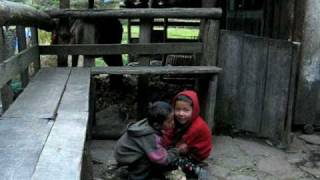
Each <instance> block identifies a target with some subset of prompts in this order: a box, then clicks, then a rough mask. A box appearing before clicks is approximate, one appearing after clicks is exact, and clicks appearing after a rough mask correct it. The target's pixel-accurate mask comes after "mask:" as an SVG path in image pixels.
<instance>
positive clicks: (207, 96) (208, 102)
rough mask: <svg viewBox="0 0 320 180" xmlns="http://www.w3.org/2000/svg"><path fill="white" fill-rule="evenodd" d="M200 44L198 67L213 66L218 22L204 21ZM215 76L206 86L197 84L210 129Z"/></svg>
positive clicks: (203, 112)
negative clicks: (200, 52)
mask: <svg viewBox="0 0 320 180" xmlns="http://www.w3.org/2000/svg"><path fill="white" fill-rule="evenodd" d="M200 34H201V37H200V38H201V42H202V43H203V52H202V56H201V59H200V65H206V66H215V65H216V64H217V55H218V39H219V34H220V26H219V21H216V20H208V19H206V20H204V21H203V25H202V29H201V32H200ZM217 80H218V79H217V76H216V75H214V77H211V78H210V79H209V82H208V84H207V85H205V84H203V83H200V82H199V83H198V86H199V87H198V88H199V97H200V99H202V100H203V101H201V102H200V103H201V106H202V107H201V109H202V114H203V116H204V118H205V120H206V121H207V122H208V125H209V127H210V128H212V129H213V128H214V110H215V103H216V91H217Z"/></svg>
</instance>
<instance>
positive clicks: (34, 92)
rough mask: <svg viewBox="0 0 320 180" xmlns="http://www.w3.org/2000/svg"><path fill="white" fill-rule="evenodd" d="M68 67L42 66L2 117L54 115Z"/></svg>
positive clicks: (42, 116) (67, 73)
mask: <svg viewBox="0 0 320 180" xmlns="http://www.w3.org/2000/svg"><path fill="white" fill-rule="evenodd" d="M69 73H70V69H69V68H44V69H41V70H40V71H39V73H38V74H37V75H36V76H35V77H34V78H33V79H32V81H31V82H30V83H29V85H28V86H27V87H26V88H25V89H24V91H23V93H22V94H21V95H20V96H19V97H18V98H17V99H16V100H15V102H14V103H13V104H12V105H11V107H10V108H9V109H8V111H6V112H5V113H4V114H3V117H37V118H48V119H52V118H54V117H55V114H56V110H57V107H58V105H59V101H60V98H61V95H62V93H63V91H64V89H65V84H66V82H67V79H68V77H69Z"/></svg>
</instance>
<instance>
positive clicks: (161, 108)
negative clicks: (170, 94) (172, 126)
mask: <svg viewBox="0 0 320 180" xmlns="http://www.w3.org/2000/svg"><path fill="white" fill-rule="evenodd" d="M172 112H173V108H172V106H171V105H170V104H169V103H166V102H164V101H156V102H154V103H152V104H151V105H150V106H149V110H148V116H147V118H148V123H149V125H150V126H152V127H154V128H158V127H155V126H161V125H162V124H163V122H164V121H165V120H166V119H167V118H168V116H169V115H170V113H172Z"/></svg>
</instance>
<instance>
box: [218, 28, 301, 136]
mask: <svg viewBox="0 0 320 180" xmlns="http://www.w3.org/2000/svg"><path fill="white" fill-rule="evenodd" d="M219 42H220V43H219V56H218V66H219V67H222V68H223V69H224V71H223V73H222V74H221V75H220V76H219V85H218V93H217V109H216V112H217V114H216V119H217V121H219V122H222V123H228V124H232V125H234V126H235V127H236V128H237V129H241V130H245V131H250V132H254V133H256V134H258V135H259V136H261V137H269V138H271V139H272V140H274V141H276V142H279V141H282V140H284V142H285V141H286V139H287V137H288V133H289V131H290V130H291V121H292V113H293V105H294V104H293V103H294V93H295V92H294V91H295V83H296V77H297V66H298V64H297V60H298V58H297V53H298V49H299V48H298V47H297V46H299V45H298V44H294V43H292V42H288V41H282V40H274V39H268V38H263V37H256V36H249V35H244V34H241V33H237V32H230V31H221V33H220V41H219Z"/></svg>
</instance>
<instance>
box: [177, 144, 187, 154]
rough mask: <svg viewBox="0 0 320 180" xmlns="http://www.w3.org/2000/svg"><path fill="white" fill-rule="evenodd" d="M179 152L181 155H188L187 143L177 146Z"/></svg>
mask: <svg viewBox="0 0 320 180" xmlns="http://www.w3.org/2000/svg"><path fill="white" fill-rule="evenodd" d="M176 147H177V150H178V152H179V154H187V153H188V145H187V144H186V143H179V144H177V146H176Z"/></svg>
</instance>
